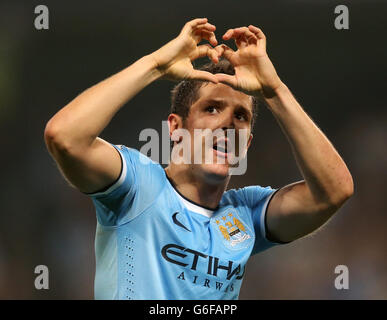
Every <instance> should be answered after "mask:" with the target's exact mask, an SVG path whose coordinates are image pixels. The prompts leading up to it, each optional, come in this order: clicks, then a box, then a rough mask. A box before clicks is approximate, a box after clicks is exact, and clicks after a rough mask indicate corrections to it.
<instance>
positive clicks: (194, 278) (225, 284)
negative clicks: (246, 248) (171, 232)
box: [161, 243, 245, 292]
mask: <svg viewBox="0 0 387 320" xmlns="http://www.w3.org/2000/svg"><path fill="white" fill-rule="evenodd" d="M161 255H162V257H163V258H164V259H165V260H166V261H168V262H169V263H172V264H175V265H178V266H181V267H183V268H184V269H183V270H181V271H180V272H179V274H178V275H177V279H179V280H184V281H189V282H191V283H192V284H195V285H201V286H203V287H207V288H209V289H210V288H214V289H216V290H219V291H220V290H222V291H224V292H227V291H234V281H235V280H241V279H242V278H243V276H244V274H245V269H244V267H242V266H241V265H240V264H238V265H236V264H235V262H233V261H231V260H229V261H227V263H225V264H224V263H222V262H221V261H220V259H219V258H218V257H214V256H210V255H207V254H205V253H202V252H199V251H196V250H193V249H190V248H185V247H182V246H179V245H177V244H174V243H169V244H167V245H165V246H164V247H163V248H162V249H161ZM195 273H196V274H195ZM211 276H214V277H216V280H215V279H213V278H211Z"/></svg>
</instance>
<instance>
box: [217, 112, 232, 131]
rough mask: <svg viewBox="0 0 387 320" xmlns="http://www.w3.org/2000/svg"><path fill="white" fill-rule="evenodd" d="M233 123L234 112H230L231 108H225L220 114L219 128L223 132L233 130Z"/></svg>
mask: <svg viewBox="0 0 387 320" xmlns="http://www.w3.org/2000/svg"><path fill="white" fill-rule="evenodd" d="M234 121H235V118H234V111H233V110H232V108H227V109H226V110H225V111H224V112H222V118H221V123H220V125H219V128H222V129H223V130H227V129H235V122H234Z"/></svg>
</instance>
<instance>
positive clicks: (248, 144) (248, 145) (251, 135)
mask: <svg viewBox="0 0 387 320" xmlns="http://www.w3.org/2000/svg"><path fill="white" fill-rule="evenodd" d="M251 140H253V134H252V133H250V137H249V140H248V141H247V150H249V148H250V144H251Z"/></svg>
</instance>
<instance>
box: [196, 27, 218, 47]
mask: <svg viewBox="0 0 387 320" xmlns="http://www.w3.org/2000/svg"><path fill="white" fill-rule="evenodd" d="M202 39H205V40H208V41H209V42H210V43H211V44H212V45H213V46H216V45H217V44H218V40H216V36H215V33H213V32H209V31H207V30H201V29H199V30H198V31H197V32H196V37H195V41H197V43H199V42H200V41H201V40H202Z"/></svg>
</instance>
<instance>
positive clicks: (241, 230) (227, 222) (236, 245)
mask: <svg viewBox="0 0 387 320" xmlns="http://www.w3.org/2000/svg"><path fill="white" fill-rule="evenodd" d="M214 224H215V225H216V228H217V229H218V230H219V232H220V234H221V236H222V238H223V240H224V242H225V243H227V246H229V247H231V248H232V249H242V248H246V247H247V246H248V245H249V244H250V243H251V241H253V240H254V236H253V234H252V232H251V231H250V229H249V228H248V226H246V225H245V224H244V223H243V222H242V220H241V219H240V218H239V217H238V216H237V215H236V214H235V213H233V212H231V211H227V213H225V214H223V215H220V216H219V217H216V219H214Z"/></svg>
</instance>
